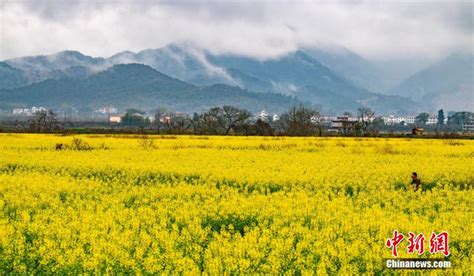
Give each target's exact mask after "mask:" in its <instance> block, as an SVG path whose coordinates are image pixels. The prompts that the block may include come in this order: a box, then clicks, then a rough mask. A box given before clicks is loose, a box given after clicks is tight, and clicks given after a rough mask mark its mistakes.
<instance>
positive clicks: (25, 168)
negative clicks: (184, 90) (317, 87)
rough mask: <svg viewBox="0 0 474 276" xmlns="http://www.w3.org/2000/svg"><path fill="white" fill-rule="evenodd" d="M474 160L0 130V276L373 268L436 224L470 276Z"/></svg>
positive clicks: (467, 155)
mask: <svg viewBox="0 0 474 276" xmlns="http://www.w3.org/2000/svg"><path fill="white" fill-rule="evenodd" d="M75 138H79V139H81V141H82V144H81V143H79V144H80V146H77V144H78V143H77V141H79V140H75V141H76V146H75V147H74V146H72V145H74V143H73V139H75ZM60 143H62V144H64V147H63V148H62V150H56V149H55V145H56V144H60ZM85 143H87V144H85ZM473 160H474V141H472V140H429V139H384V138H366V139H360V138H313V137H310V138H283V137H204V136H149V138H142V137H140V136H125V135H122V136H118V135H116V136H106V135H80V136H60V135H35V134H1V135H0V273H1V274H4V273H9V272H14V273H17V272H29V273H35V272H46V273H68V272H69V273H80V272H92V273H107V272H112V273H120V272H124V273H127V272H132V273H147V272H150V273H153V272H164V273H180V272H182V273H192V274H194V273H201V272H205V273H209V274H221V273H248V274H249V273H255V272H260V273H281V272H287V273H292V274H293V273H303V274H306V273H314V272H317V273H321V274H326V273H329V274H332V273H341V274H357V273H363V272H368V273H374V272H383V271H384V269H385V268H384V264H385V263H384V259H385V258H391V257H392V255H391V250H390V249H389V248H387V247H386V246H385V241H386V240H387V238H390V237H391V236H392V235H393V230H395V229H396V230H398V231H400V232H402V233H405V234H407V233H408V232H410V231H411V232H414V233H424V234H425V235H426V236H427V237H428V238H429V235H430V234H431V232H433V231H435V232H441V231H447V232H448V233H449V250H450V253H451V254H450V255H449V257H448V259H449V260H451V262H452V268H451V269H450V270H449V271H448V272H472V271H473V270H474V267H473V264H474V257H473V250H474V246H473V236H474V235H473V234H474V222H473V221H474V192H473V182H474V170H473V169H474V166H473V164H474V163H473ZM412 171H416V172H418V175H419V176H420V178H421V180H422V183H423V185H424V190H425V191H421V190H419V191H417V192H414V191H413V190H412V189H411V187H410V181H411V179H410V175H411V172H412ZM426 246H429V244H427V245H426ZM398 250H399V254H400V257H402V258H403V257H418V256H417V255H410V254H408V253H407V250H406V241H403V243H402V244H401V245H400V246H399V247H398ZM420 257H428V258H443V257H444V256H443V255H442V254H441V255H440V254H430V253H429V252H426V253H425V254H424V255H423V256H420Z"/></svg>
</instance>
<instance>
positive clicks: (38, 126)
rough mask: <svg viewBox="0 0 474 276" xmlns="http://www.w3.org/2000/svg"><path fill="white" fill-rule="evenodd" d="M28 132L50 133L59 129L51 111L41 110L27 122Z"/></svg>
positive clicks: (55, 117)
mask: <svg viewBox="0 0 474 276" xmlns="http://www.w3.org/2000/svg"><path fill="white" fill-rule="evenodd" d="M29 124H30V130H32V131H45V132H50V131H53V130H57V129H59V128H60V124H59V121H58V120H57V116H56V113H54V112H53V110H51V109H49V110H47V111H46V110H41V111H38V112H36V113H35V115H34V117H33V118H32V119H31V120H30V121H29Z"/></svg>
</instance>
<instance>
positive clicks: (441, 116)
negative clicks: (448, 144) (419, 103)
mask: <svg viewBox="0 0 474 276" xmlns="http://www.w3.org/2000/svg"><path fill="white" fill-rule="evenodd" d="M444 118H445V117H444V110H443V109H440V110H438V126H443V125H444Z"/></svg>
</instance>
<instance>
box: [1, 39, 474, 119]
mask: <svg viewBox="0 0 474 276" xmlns="http://www.w3.org/2000/svg"><path fill="white" fill-rule="evenodd" d="M469 58H470V59H469ZM378 68H380V64H378V65H377V64H373V63H371V62H370V61H368V60H365V59H364V58H362V57H360V56H358V55H356V54H355V53H352V52H350V51H349V50H347V49H342V50H338V51H327V50H323V49H317V48H310V49H308V48H305V49H302V50H298V51H294V52H291V53H288V54H286V55H283V56H280V57H277V58H273V59H266V60H259V59H257V58H251V57H244V56H237V55H215V54H212V53H209V52H207V51H203V50H197V49H194V48H189V47H179V46H177V45H169V46H167V47H164V48H159V49H149V50H144V51H141V52H138V53H133V52H130V51H125V52H121V53H118V54H115V55H113V56H111V57H108V58H102V57H90V56H86V55H83V54H81V53H80V52H77V51H63V52H59V53H57V54H53V55H47V56H31V57H20V58H15V59H9V60H6V61H3V62H0V108H5V109H8V108H12V107H17V106H31V105H36V106H39V105H42V106H47V107H51V108H64V107H71V108H76V109H85V110H88V109H94V108H98V107H100V106H104V105H113V106H116V107H118V108H120V109H125V108H128V107H135V108H141V109H153V108H156V107H158V106H164V107H168V108H170V109H172V110H176V111H183V112H194V111H202V110H203V109H206V108H209V107H211V106H214V105H223V104H232V105H237V106H240V107H243V108H247V109H249V110H251V111H254V112H255V111H258V110H261V109H267V110H269V111H271V112H281V111H282V110H285V109H287V108H288V107H289V106H291V105H294V104H298V103H305V104H309V105H313V106H316V107H318V108H319V109H320V110H321V111H323V112H329V113H342V112H343V111H355V110H356V109H357V108H358V107H360V106H368V107H370V108H372V109H373V110H375V111H376V113H378V114H382V113H383V114H388V113H396V114H407V113H414V112H418V111H420V110H421V109H434V108H437V107H438V106H439V105H444V104H446V103H448V102H452V101H451V94H452V93H457V94H456V95H458V96H459V95H460V99H463V97H468V98H467V101H469V95H470V96H472V92H473V85H472V82H473V81H472V70H473V68H472V54H471V55H451V56H449V57H447V58H446V59H445V60H443V61H440V62H438V63H435V64H433V65H432V66H430V67H428V68H426V69H424V70H422V71H419V72H417V73H415V74H413V75H411V76H409V77H408V78H407V79H406V80H404V81H402V82H400V83H399V84H397V85H396V86H394V87H393V88H391V89H388V88H387V87H389V85H387V83H388V82H387V81H385V82H384V81H383V77H382V76H383V75H384V74H385V73H386V72H384V71H383V70H379V69H378ZM469 74H470V76H471V78H470V77H469ZM444 80H446V81H444ZM392 85H393V84H392ZM421 88H422V89H421ZM374 91H375V92H374ZM419 91H425V92H423V93H421V94H420V92H419ZM426 91H429V93H426ZM388 94H390V95H388ZM471 100H472V97H471ZM440 101H441V102H440ZM420 102H421V104H420ZM464 102H466V101H464ZM467 108H471V109H472V101H471V106H470V107H469V105H468V106H467Z"/></svg>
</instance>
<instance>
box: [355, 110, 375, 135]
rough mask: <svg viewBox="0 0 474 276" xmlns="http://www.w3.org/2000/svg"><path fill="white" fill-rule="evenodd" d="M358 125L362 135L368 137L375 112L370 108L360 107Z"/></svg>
mask: <svg viewBox="0 0 474 276" xmlns="http://www.w3.org/2000/svg"><path fill="white" fill-rule="evenodd" d="M357 117H358V125H357V127H358V128H359V129H360V131H361V132H362V133H361V134H362V135H366V134H367V133H368V131H369V127H370V124H371V122H372V121H373V120H374V117H375V112H373V111H372V110H371V109H370V108H368V107H359V109H358V110H357Z"/></svg>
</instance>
